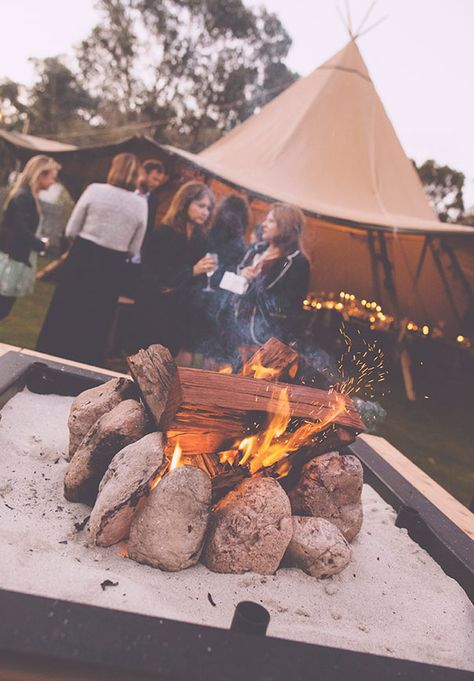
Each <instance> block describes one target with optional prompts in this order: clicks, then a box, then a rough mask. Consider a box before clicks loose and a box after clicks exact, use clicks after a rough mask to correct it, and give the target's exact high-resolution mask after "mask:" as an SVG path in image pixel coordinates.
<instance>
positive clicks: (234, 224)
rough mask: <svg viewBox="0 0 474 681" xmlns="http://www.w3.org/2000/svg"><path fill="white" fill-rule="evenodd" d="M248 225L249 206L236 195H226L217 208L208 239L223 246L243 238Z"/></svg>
mask: <svg viewBox="0 0 474 681" xmlns="http://www.w3.org/2000/svg"><path fill="white" fill-rule="evenodd" d="M248 223H249V204H248V203H247V201H246V200H245V199H244V198H243V197H242V196H238V195H237V194H228V195H227V196H226V197H225V198H224V199H223V200H222V203H221V204H220V206H219V207H218V209H217V211H216V214H215V216H214V220H213V223H212V228H211V231H210V233H209V234H210V237H211V238H212V239H213V241H214V242H215V243H216V244H221V245H224V244H226V243H228V242H230V241H232V240H233V239H238V238H240V237H242V238H243V237H244V235H245V233H246V231H247V227H248Z"/></svg>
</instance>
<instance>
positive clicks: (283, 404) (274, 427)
mask: <svg viewBox="0 0 474 681" xmlns="http://www.w3.org/2000/svg"><path fill="white" fill-rule="evenodd" d="M331 394H332V395H333V396H334V399H333V404H332V408H331V410H330V411H329V412H328V413H327V415H326V416H323V415H322V414H321V418H319V419H318V422H317V423H314V422H312V421H311V422H310V421H307V422H305V423H303V424H302V425H301V426H300V427H299V428H298V429H297V430H296V431H295V432H293V433H288V432H286V429H287V427H288V424H289V422H290V418H291V413H290V401H289V399H288V388H282V389H281V390H279V391H277V394H274V395H273V396H272V400H271V402H270V404H269V407H268V411H269V422H268V425H267V427H266V428H265V430H263V431H261V432H259V433H257V434H256V435H251V436H250V437H246V438H244V439H243V440H242V441H241V442H240V443H238V445H237V446H238V449H239V450H240V452H241V453H242V456H241V458H240V460H239V464H240V465H241V466H245V465H247V466H248V468H249V470H250V473H251V474H252V475H253V474H255V473H258V472H259V471H261V470H262V469H263V468H267V467H268V466H274V465H275V464H278V466H277V469H276V471H275V472H276V474H277V475H278V476H279V477H282V476H283V475H287V474H288V472H289V470H290V465H289V463H288V462H286V461H285V459H286V457H287V456H288V454H291V453H292V452H295V451H297V450H298V449H300V448H301V447H302V446H303V445H305V444H310V443H311V441H312V439H313V438H314V436H315V435H316V434H317V433H319V432H321V431H322V430H324V429H325V428H327V426H328V425H329V424H330V423H331V422H332V421H333V420H334V419H335V418H336V417H337V416H338V415H339V414H340V413H341V412H342V411H344V409H345V401H344V398H343V397H342V395H340V394H339V393H336V392H332V393H331Z"/></svg>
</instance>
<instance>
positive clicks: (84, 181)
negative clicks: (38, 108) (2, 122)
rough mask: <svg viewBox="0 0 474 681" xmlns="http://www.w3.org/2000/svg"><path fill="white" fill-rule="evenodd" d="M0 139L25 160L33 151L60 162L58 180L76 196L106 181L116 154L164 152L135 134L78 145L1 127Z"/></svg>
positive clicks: (156, 154)
mask: <svg viewBox="0 0 474 681" xmlns="http://www.w3.org/2000/svg"><path fill="white" fill-rule="evenodd" d="M0 140H3V142H4V143H5V144H6V145H7V147H8V148H9V149H10V151H11V152H12V153H13V155H14V156H15V157H16V158H17V159H19V160H20V161H21V163H22V164H23V163H25V162H26V161H27V160H28V159H29V158H31V157H32V156H35V155H36V154H47V155H48V156H52V157H53V158H55V159H56V160H57V161H58V162H59V163H61V165H62V170H61V182H62V183H63V184H64V185H65V187H66V188H67V189H68V190H69V192H70V194H71V196H72V197H73V198H74V199H77V198H78V197H79V196H80V194H81V193H82V191H83V190H84V189H85V187H86V186H87V185H88V184H90V183H91V182H105V179H106V177H107V172H108V169H109V167H110V162H111V160H112V158H113V157H114V156H115V155H116V154H120V153H122V152H129V153H132V154H136V155H137V156H138V157H139V158H140V159H141V160H142V161H144V160H146V159H147V158H158V159H163V160H164V159H165V158H166V157H167V153H166V152H164V151H163V149H162V147H161V146H160V145H159V144H158V143H157V142H155V140H153V139H152V138H150V137H147V136H145V135H134V136H131V137H126V138H125V139H122V140H120V141H118V142H114V143H111V144H96V145H91V146H86V147H77V146H74V145H71V144H63V143H62V142H56V141H54V140H50V139H46V138H44V137H35V136H33V135H25V134H23V133H18V132H8V131H6V130H0Z"/></svg>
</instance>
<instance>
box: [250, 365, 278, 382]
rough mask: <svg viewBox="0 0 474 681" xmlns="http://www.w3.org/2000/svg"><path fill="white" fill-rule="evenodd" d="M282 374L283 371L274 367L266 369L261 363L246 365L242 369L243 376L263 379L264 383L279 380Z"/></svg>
mask: <svg viewBox="0 0 474 681" xmlns="http://www.w3.org/2000/svg"><path fill="white" fill-rule="evenodd" d="M280 374H281V369H275V368H273V367H264V366H263V364H260V363H252V364H249V363H247V364H244V366H243V369H242V375H243V376H251V377H252V378H256V379H261V380H264V381H271V380H273V379H274V378H278V377H279V376H280Z"/></svg>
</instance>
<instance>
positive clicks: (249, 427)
mask: <svg viewBox="0 0 474 681" xmlns="http://www.w3.org/2000/svg"><path fill="white" fill-rule="evenodd" d="M177 376H178V378H179V385H176V384H175V385H176V387H175V389H174V391H173V390H172V391H170V394H169V398H168V403H167V405H166V407H165V409H164V411H163V412H162V413H161V421H160V424H161V427H162V429H163V430H164V431H166V433H167V436H168V440H169V441H170V442H172V443H174V442H178V441H179V443H180V446H181V448H182V450H183V453H184V454H193V453H194V454H197V453H200V454H205V453H211V452H215V451H218V450H221V449H225V448H226V445H227V444H228V443H229V441H231V440H232V439H235V438H242V437H245V436H246V435H248V434H249V433H251V432H253V431H254V430H255V428H256V427H257V426H258V425H259V423H258V419H256V418H255V412H263V413H265V414H267V413H270V414H274V413H278V411H279V410H280V409H281V405H280V404H279V403H278V397H279V395H280V394H281V392H282V391H283V390H284V389H285V390H286V391H287V396H288V401H289V413H290V417H291V418H292V419H294V418H296V419H303V420H305V421H310V422H313V423H321V424H326V423H327V424H329V423H335V424H336V425H338V426H342V427H343V428H348V429H350V430H352V431H353V432H354V435H355V434H356V433H357V432H361V431H363V430H364V425H363V423H362V421H361V420H360V417H359V415H358V413H357V411H356V409H355V407H354V405H353V404H352V402H351V400H350V399H349V398H348V397H347V396H344V395H340V394H338V393H335V392H327V391H324V390H318V389H316V388H308V387H306V386H299V385H288V384H284V383H279V382H275V383H272V385H269V383H268V382H267V381H260V380H256V379H253V378H247V377H244V376H236V375H229V374H218V373H214V372H210V371H202V370H199V369H189V368H180V369H179V370H178V373H177ZM324 427H326V426H324Z"/></svg>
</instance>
